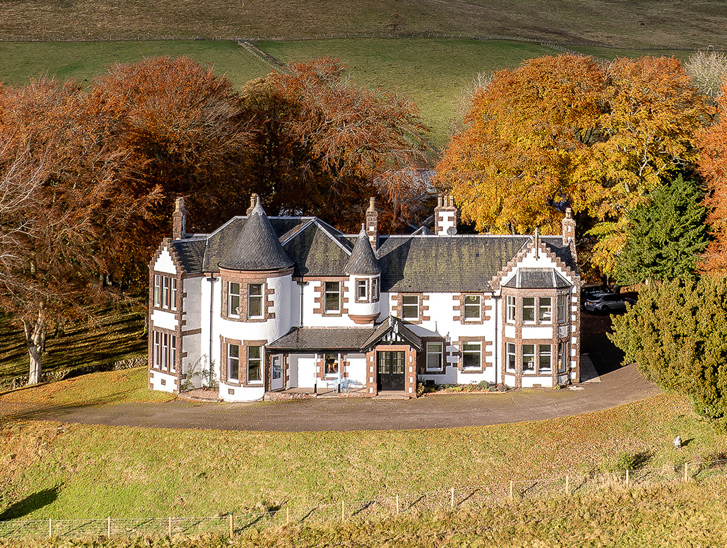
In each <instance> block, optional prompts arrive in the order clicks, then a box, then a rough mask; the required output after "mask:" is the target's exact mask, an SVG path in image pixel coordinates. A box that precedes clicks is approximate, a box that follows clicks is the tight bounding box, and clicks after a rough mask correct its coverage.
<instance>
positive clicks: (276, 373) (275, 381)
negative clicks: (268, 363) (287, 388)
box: [270, 354, 285, 390]
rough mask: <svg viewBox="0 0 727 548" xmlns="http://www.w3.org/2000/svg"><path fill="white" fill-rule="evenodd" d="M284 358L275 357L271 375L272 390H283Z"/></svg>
mask: <svg viewBox="0 0 727 548" xmlns="http://www.w3.org/2000/svg"><path fill="white" fill-rule="evenodd" d="M284 382H285V381H284V379H283V356H281V355H280V354H278V355H276V356H273V364H272V373H271V375H270V390H280V389H282V388H283V383H284Z"/></svg>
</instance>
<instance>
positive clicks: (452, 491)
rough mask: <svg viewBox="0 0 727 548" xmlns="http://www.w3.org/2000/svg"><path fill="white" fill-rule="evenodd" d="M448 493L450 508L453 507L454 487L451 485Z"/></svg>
mask: <svg viewBox="0 0 727 548" xmlns="http://www.w3.org/2000/svg"><path fill="white" fill-rule="evenodd" d="M449 493H450V495H449V506H450V508H454V487H452V489H450V491H449Z"/></svg>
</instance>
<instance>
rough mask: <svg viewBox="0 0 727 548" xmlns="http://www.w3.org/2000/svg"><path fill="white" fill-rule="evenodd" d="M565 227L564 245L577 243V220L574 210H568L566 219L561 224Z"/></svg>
mask: <svg viewBox="0 0 727 548" xmlns="http://www.w3.org/2000/svg"><path fill="white" fill-rule="evenodd" d="M561 224H562V225H563V243H564V244H569V243H571V242H575V241H576V220H575V219H574V218H573V210H572V209H571V208H566V210H565V217H563V221H562V222H561Z"/></svg>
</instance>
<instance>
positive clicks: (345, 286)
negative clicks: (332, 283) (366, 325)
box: [296, 279, 356, 327]
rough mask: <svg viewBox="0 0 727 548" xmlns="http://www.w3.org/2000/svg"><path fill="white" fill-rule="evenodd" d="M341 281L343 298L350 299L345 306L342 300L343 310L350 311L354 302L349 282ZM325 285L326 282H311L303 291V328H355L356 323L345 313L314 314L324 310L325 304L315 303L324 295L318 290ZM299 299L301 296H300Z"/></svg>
mask: <svg viewBox="0 0 727 548" xmlns="http://www.w3.org/2000/svg"><path fill="white" fill-rule="evenodd" d="M340 281H341V293H342V297H343V296H346V297H348V303H345V304H344V303H343V298H341V303H342V306H341V310H342V311H343V309H348V310H350V308H349V307H350V305H351V304H352V302H353V301H352V300H351V295H350V291H349V283H348V280H344V279H341V280H340ZM324 283H325V282H322V281H319V280H311V281H310V282H308V285H306V286H304V288H305V289H304V291H303V308H304V312H303V316H304V317H303V327H354V326H355V325H356V324H355V323H354V321H353V320H352V319H351V318H349V317H348V314H343V312H342V313H341V314H340V315H324V314H314V313H313V310H314V309H316V308H320V309H321V310H322V309H323V306H324V304H323V303H321V304H318V303H316V302H314V300H315V298H316V297H318V296H319V295H322V291H321V289H318V288H321V286H322V285H323V284H324ZM297 298H298V299H299V298H300V295H298V296H297ZM296 325H297V324H296Z"/></svg>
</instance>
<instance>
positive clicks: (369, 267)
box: [344, 228, 381, 276]
mask: <svg viewBox="0 0 727 548" xmlns="http://www.w3.org/2000/svg"><path fill="white" fill-rule="evenodd" d="M344 271H345V272H346V274H362V275H365V276H374V275H376V274H381V268H379V261H378V260H376V255H374V250H373V249H371V242H369V237H368V236H367V235H366V231H365V230H364V229H363V228H362V229H361V232H359V234H358V238H357V239H356V245H354V246H353V251H351V258H350V259H349V260H348V263H346V267H345V268H344Z"/></svg>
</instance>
